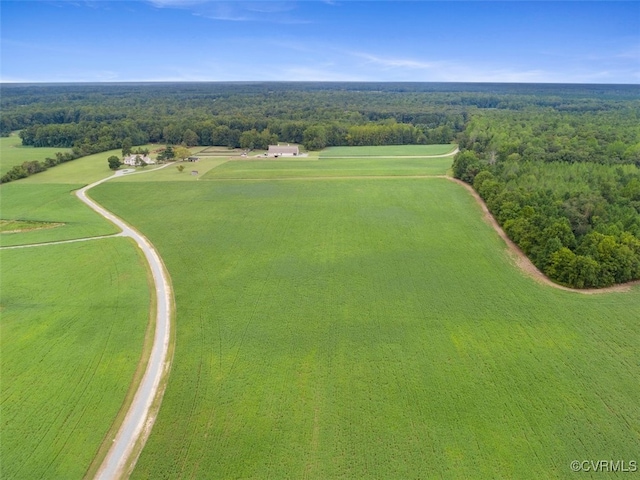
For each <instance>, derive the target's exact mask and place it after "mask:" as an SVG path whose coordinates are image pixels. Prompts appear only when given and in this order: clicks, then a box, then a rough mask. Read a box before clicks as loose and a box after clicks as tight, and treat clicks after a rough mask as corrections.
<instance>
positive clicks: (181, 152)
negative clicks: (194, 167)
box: [174, 146, 191, 161]
mask: <svg viewBox="0 0 640 480" xmlns="http://www.w3.org/2000/svg"><path fill="white" fill-rule="evenodd" d="M174 154H175V158H179V159H180V160H182V161H184V159H185V158H188V157H190V156H191V151H190V150H189V149H188V148H186V147H183V146H179V147H176V148H175V149H174Z"/></svg>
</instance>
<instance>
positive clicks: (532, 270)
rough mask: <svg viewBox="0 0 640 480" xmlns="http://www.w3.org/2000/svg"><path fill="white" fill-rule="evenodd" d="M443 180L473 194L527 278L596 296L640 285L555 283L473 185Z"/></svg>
mask: <svg viewBox="0 0 640 480" xmlns="http://www.w3.org/2000/svg"><path fill="white" fill-rule="evenodd" d="M443 178H446V179H448V180H449V181H451V182H454V183H457V184H458V185H461V186H463V187H464V188H466V189H467V191H468V192H469V193H471V195H472V196H473V198H474V199H475V200H476V202H477V203H478V205H480V209H481V210H482V218H483V219H484V220H485V222H486V223H488V224H489V225H490V226H491V227H493V229H494V230H495V231H496V233H497V234H498V235H499V236H500V238H502V240H504V242H505V243H506V244H507V249H508V252H509V254H510V256H511V257H512V259H513V260H514V261H515V264H516V266H517V267H518V268H519V269H520V270H522V272H524V273H525V274H526V275H527V276H529V277H531V278H533V279H534V280H535V281H537V282H538V283H541V284H543V285H547V286H549V287H553V288H557V289H559V290H564V291H566V292H573V293H581V294H583V295H594V294H599V293H614V292H618V293H626V292H629V291H631V287H633V286H636V285H640V280H636V281H633V282H627V283H623V284H619V285H613V286H611V287H605V288H584V289H580V288H569V287H565V286H564V285H560V284H558V283H555V282H554V281H552V280H551V279H550V278H549V277H547V276H546V275H545V274H544V273H542V271H540V269H539V268H538V267H536V266H535V265H534V264H533V262H532V261H531V260H530V259H529V257H527V255H526V254H525V253H524V252H523V251H522V250H521V249H520V247H518V245H516V243H515V242H514V241H513V240H511V239H510V238H509V236H508V235H507V234H506V233H505V231H504V230H503V229H502V227H501V226H500V224H499V223H498V221H497V220H496V219H495V217H494V216H493V215H492V214H491V212H490V211H489V208H488V207H487V204H486V203H485V202H484V200H483V199H482V197H481V196H480V195H479V194H478V192H476V191H475V190H474V188H473V187H472V186H471V185H469V184H468V183H466V182H463V181H462V180H459V179H457V178H453V177H449V176H444V177H443Z"/></svg>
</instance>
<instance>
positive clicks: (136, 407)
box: [76, 164, 172, 479]
mask: <svg viewBox="0 0 640 480" xmlns="http://www.w3.org/2000/svg"><path fill="white" fill-rule="evenodd" d="M168 165H170V164H167V165H164V166H162V167H159V168H165V167H166V166H168ZM154 170H158V168H155V169H152V170H147V172H152V171H154ZM143 173H146V172H136V173H132V172H131V170H122V171H119V172H116V173H115V175H113V176H111V177H107V178H104V179H102V180H98V181H97V182H94V183H92V184H90V185H87V186H86V187H84V188H81V189H80V190H78V191H77V192H76V196H77V197H78V198H79V199H80V200H81V201H82V202H84V203H85V204H87V205H88V206H89V207H90V208H91V209H93V210H94V211H96V212H97V213H99V214H100V215H102V216H103V217H104V218H106V219H107V220H109V221H110V222H112V223H114V224H115V225H117V226H118V227H119V228H121V229H122V233H120V235H121V236H124V237H130V238H132V239H133V240H134V241H135V242H136V243H137V244H138V247H140V250H142V252H143V253H144V256H145V258H146V260H147V263H148V264H149V268H150V269H151V273H152V277H153V282H154V285H155V291H156V299H157V305H156V325H155V327H156V328H155V337H154V340H153V346H152V348H151V355H150V356H149V361H148V363H147V368H146V371H145V372H144V376H143V377H142V381H141V382H140V385H139V386H138V390H137V391H136V394H135V396H134V398H133V401H132V402H131V405H130V406H129V410H128V412H127V414H126V416H125V419H124V421H123V423H122V425H121V426H120V429H119V430H118V433H117V435H116V437H115V439H114V440H113V445H112V446H111V448H110V449H109V452H108V453H107V456H106V457H105V459H104V460H103V462H102V465H101V466H100V469H99V470H98V474H97V475H96V478H99V479H112V478H118V477H121V476H123V475H124V474H125V473H126V472H125V471H124V470H125V468H126V467H127V465H129V460H130V457H131V455H132V453H133V450H134V447H135V446H136V444H137V443H138V442H139V441H140V440H142V442H144V441H145V440H146V436H147V435H148V434H149V433H150V430H151V426H152V425H153V419H149V413H150V411H151V407H152V404H153V403H154V401H155V400H156V399H157V398H159V396H160V395H159V392H160V384H161V380H162V377H163V375H164V373H165V371H168V368H169V358H168V352H169V339H170V326H171V304H172V292H171V286H170V282H169V274H168V273H167V271H166V269H165V267H164V264H163V262H162V259H161V258H160V255H159V254H158V252H157V251H156V249H155V248H154V246H153V245H152V244H151V242H150V241H149V240H147V239H146V238H145V237H144V235H142V234H141V233H139V232H138V231H137V230H135V229H134V228H133V227H131V226H129V225H128V224H127V223H125V222H124V221H122V220H121V219H120V218H118V217H116V216H115V215H114V214H112V213H111V212H109V211H108V210H106V209H105V208H103V207H102V206H100V205H99V204H97V203H96V202H94V201H93V200H91V199H90V198H89V197H88V196H87V191H89V190H91V189H92V188H93V187H95V186H97V185H100V184H101V183H104V182H106V181H108V180H111V179H112V178H115V177H119V176H122V175H127V174H132V175H134V174H143ZM157 405H159V404H157Z"/></svg>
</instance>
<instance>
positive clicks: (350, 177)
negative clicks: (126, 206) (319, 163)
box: [198, 174, 448, 182]
mask: <svg viewBox="0 0 640 480" xmlns="http://www.w3.org/2000/svg"><path fill="white" fill-rule="evenodd" d="M411 178H414V179H415V178H448V177H447V176H446V175H442V174H435V175H342V176H338V175H333V176H332V175H329V176H322V177H320V176H313V177H311V176H310V177H260V178H248V177H220V178H216V177H213V178H205V179H204V180H203V181H205V182H214V181H218V180H221V181H228V180H236V181H238V180H240V181H262V182H268V181H270V180H361V179H362V180H377V179H380V180H390V179H411ZM198 180H200V178H199V179H198Z"/></svg>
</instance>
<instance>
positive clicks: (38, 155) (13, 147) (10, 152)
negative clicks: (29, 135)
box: [0, 133, 71, 176]
mask: <svg viewBox="0 0 640 480" xmlns="http://www.w3.org/2000/svg"><path fill="white" fill-rule="evenodd" d="M69 151H71V149H70V148H58V147H55V148H49V147H46V148H45V147H43V148H34V147H23V146H22V140H21V139H20V137H19V136H18V135H17V134H15V133H13V134H11V136H9V137H0V176H2V175H4V174H5V173H7V172H8V171H9V170H11V168H12V167H14V166H16V165H22V164H23V163H24V162H30V161H32V160H37V161H39V162H44V160H45V159H46V158H47V157H52V158H55V155H56V153H57V152H63V153H64V152H69Z"/></svg>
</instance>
